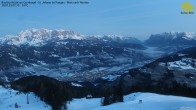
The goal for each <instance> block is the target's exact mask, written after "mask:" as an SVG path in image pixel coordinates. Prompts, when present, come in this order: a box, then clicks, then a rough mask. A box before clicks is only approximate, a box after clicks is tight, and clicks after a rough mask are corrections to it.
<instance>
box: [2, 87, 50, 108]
mask: <svg viewBox="0 0 196 110" xmlns="http://www.w3.org/2000/svg"><path fill="white" fill-rule="evenodd" d="M28 99H29V104H27V94H24V93H21V94H19V92H18V91H15V90H11V89H10V90H9V89H6V88H4V87H2V86H0V110H52V109H51V107H50V106H49V105H47V104H46V103H44V102H42V101H41V100H40V98H39V97H37V96H35V95H34V94H33V93H29V94H28ZM15 103H17V105H18V106H20V107H19V108H15Z"/></svg>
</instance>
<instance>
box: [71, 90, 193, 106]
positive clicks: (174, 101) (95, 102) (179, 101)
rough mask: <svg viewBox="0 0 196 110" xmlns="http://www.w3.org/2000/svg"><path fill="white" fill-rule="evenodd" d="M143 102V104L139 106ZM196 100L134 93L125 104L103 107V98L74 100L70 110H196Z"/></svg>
mask: <svg viewBox="0 0 196 110" xmlns="http://www.w3.org/2000/svg"><path fill="white" fill-rule="evenodd" d="M139 100H142V104H139ZM195 107H196V99H194V98H187V97H179V96H170V95H159V94H154V93H133V94H129V95H127V96H124V102H120V103H115V104H112V105H108V106H101V98H92V99H86V98H82V99H74V100H73V101H72V102H70V104H69V105H68V110H196V108H195Z"/></svg>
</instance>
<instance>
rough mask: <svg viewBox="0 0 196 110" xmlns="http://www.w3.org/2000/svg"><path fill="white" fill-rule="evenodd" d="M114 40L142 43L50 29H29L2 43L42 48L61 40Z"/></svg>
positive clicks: (123, 38) (125, 38)
mask: <svg viewBox="0 0 196 110" xmlns="http://www.w3.org/2000/svg"><path fill="white" fill-rule="evenodd" d="M68 39H72V40H100V39H101V40H104V41H107V40H112V41H118V42H127V43H130V42H132V43H140V41H139V40H137V39H136V38H132V37H124V36H118V35H103V36H102V35H95V36H86V35H82V34H79V33H76V32H74V31H67V30H48V29H29V30H24V31H22V32H20V33H19V34H18V35H17V36H12V35H7V36H6V37H5V38H2V39H1V40H0V41H1V43H2V44H9V45H17V46H19V45H29V46H41V45H44V44H46V43H48V42H51V41H60V40H68Z"/></svg>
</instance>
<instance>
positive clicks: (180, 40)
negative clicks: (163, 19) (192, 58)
mask: <svg viewBox="0 0 196 110" xmlns="http://www.w3.org/2000/svg"><path fill="white" fill-rule="evenodd" d="M146 43H147V44H148V45H151V46H175V45H179V46H180V45H196V33H194V32H165V33H162V34H155V35H151V36H150V38H149V39H148V40H146Z"/></svg>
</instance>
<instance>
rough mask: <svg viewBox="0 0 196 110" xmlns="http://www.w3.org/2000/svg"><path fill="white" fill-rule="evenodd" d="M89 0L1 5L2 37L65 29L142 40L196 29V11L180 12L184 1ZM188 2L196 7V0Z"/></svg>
mask: <svg viewBox="0 0 196 110" xmlns="http://www.w3.org/2000/svg"><path fill="white" fill-rule="evenodd" d="M0 1H4V0H0ZM5 1H6V0H5ZM7 1H9V0H7ZM10 1H11V0H10ZM15 1H25V0H15ZM27 1H28V0H27ZM39 1H43V0H39ZM48 1H63V0H48ZM64 1H66V0H64ZM69 1H74V0H69ZM75 1H77V0H75ZM83 1H84V0H83ZM86 1H89V2H90V4H87V5H81V4H79V5H73V4H72V5H31V6H29V7H0V24H1V26H0V36H1V37H3V36H5V35H7V34H9V35H17V34H18V33H19V32H20V31H22V30H26V29H31V28H38V29H40V28H47V29H66V30H73V31H76V32H78V33H81V34H85V35H95V34H117V35H126V36H131V37H136V38H139V39H146V38H148V37H149V36H150V34H156V33H162V32H167V31H178V32H181V31H187V32H196V12H195V14H193V15H182V14H180V12H181V5H182V3H183V2H185V0H86ZM188 1H189V2H190V3H191V4H192V5H193V6H195V7H196V1H195V0H188Z"/></svg>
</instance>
